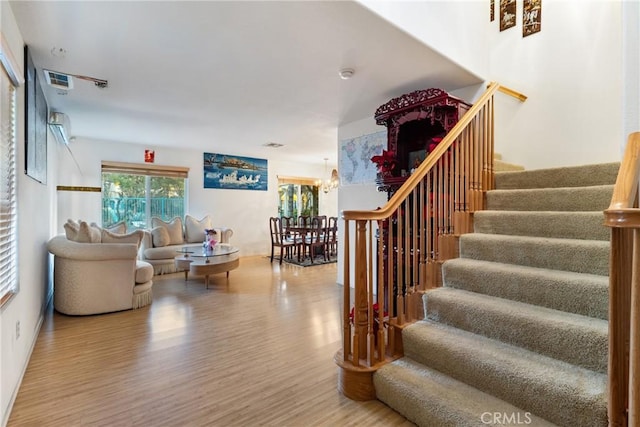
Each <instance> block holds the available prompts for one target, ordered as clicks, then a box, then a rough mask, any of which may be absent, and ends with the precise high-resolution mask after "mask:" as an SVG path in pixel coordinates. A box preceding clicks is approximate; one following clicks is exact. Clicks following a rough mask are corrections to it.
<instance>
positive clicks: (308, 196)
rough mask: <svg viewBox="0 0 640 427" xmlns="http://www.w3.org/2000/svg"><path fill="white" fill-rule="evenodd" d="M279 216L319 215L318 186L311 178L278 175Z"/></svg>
mask: <svg viewBox="0 0 640 427" xmlns="http://www.w3.org/2000/svg"><path fill="white" fill-rule="evenodd" d="M278 198H279V201H278V216H280V217H283V216H289V217H293V218H298V217H299V216H316V215H318V201H319V199H318V186H317V184H316V180H314V179H310V178H294V177H278Z"/></svg>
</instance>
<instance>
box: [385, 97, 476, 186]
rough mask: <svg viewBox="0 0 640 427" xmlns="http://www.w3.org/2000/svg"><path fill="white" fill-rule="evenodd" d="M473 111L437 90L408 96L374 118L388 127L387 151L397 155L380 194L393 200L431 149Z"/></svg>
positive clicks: (389, 104) (395, 99) (389, 105)
mask: <svg viewBox="0 0 640 427" xmlns="http://www.w3.org/2000/svg"><path fill="white" fill-rule="evenodd" d="M470 107H471V105H470V104H468V103H466V102H465V101H463V100H461V99H459V98H456V97H454V96H451V95H449V94H448V93H447V92H445V91H443V90H442V89H435V88H430V89H425V90H417V91H414V92H411V93H407V94H405V95H402V96H400V97H398V98H393V99H392V100H390V101H389V102H387V103H386V104H384V105H381V106H380V107H378V109H377V110H376V112H375V115H374V118H375V120H376V123H377V124H379V125H384V126H386V127H387V150H388V151H390V152H392V153H394V155H395V160H396V167H395V168H394V169H393V170H391V173H386V174H379V175H378V179H377V181H376V182H377V184H378V190H379V191H387V192H388V193H389V196H391V194H392V193H393V192H394V191H395V190H397V189H398V188H399V187H400V186H401V185H402V183H404V181H405V180H406V179H407V176H408V175H409V174H410V173H411V170H412V169H413V168H414V167H415V166H416V165H417V164H419V163H420V162H422V161H423V160H424V159H425V157H426V156H427V154H428V153H429V152H430V151H431V150H430V146H432V144H437V143H438V142H439V139H441V138H442V137H444V136H445V135H446V134H447V132H449V130H451V128H453V127H454V126H455V124H456V123H457V122H458V120H459V119H460V118H461V117H462V116H463V115H464V114H465V113H466V112H467V110H469V108H470Z"/></svg>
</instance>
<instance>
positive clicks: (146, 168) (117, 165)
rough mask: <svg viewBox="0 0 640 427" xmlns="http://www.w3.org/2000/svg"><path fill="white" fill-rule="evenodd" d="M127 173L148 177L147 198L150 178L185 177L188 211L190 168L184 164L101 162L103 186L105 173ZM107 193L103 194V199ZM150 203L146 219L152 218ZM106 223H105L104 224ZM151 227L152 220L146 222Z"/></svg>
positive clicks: (146, 204) (185, 197)
mask: <svg viewBox="0 0 640 427" xmlns="http://www.w3.org/2000/svg"><path fill="white" fill-rule="evenodd" d="M105 173H114V174H127V175H140V176H144V177H146V180H145V181H146V183H145V198H146V199H148V198H149V194H148V192H149V179H150V178H153V177H166V178H182V179H184V206H183V211H184V212H186V211H187V206H188V193H189V191H188V188H189V186H188V183H189V168H187V167H183V166H165V165H154V164H148V163H124V162H111V161H102V164H101V173H100V176H101V187H102V185H104V181H103V174H105ZM104 197H105V195H104V194H102V200H104ZM150 209H151V208H150V204H149V203H145V219H146V220H147V221H150V220H151V211H150ZM103 225H104V224H103ZM149 227H150V222H148V223H147V224H146V227H145V228H149Z"/></svg>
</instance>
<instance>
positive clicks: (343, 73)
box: [338, 68, 356, 80]
mask: <svg viewBox="0 0 640 427" xmlns="http://www.w3.org/2000/svg"><path fill="white" fill-rule="evenodd" d="M355 72H356V71H355V70H354V69H353V68H343V69H342V70H340V71H339V72H338V75H339V76H340V78H341V79H342V80H348V79H350V78H351V77H353V75H354V74H355Z"/></svg>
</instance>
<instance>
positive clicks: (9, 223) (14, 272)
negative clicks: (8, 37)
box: [0, 40, 18, 305]
mask: <svg viewBox="0 0 640 427" xmlns="http://www.w3.org/2000/svg"><path fill="white" fill-rule="evenodd" d="M3 41H4V40H3ZM2 52H3V55H2V59H3V60H2V67H0V305H2V304H4V303H5V302H7V301H8V300H9V299H10V298H11V296H13V295H14V294H15V293H17V292H18V251H17V217H18V208H17V193H16V117H17V114H16V88H15V86H14V84H17V83H18V82H17V81H16V82H15V83H14V81H15V79H12V78H10V74H9V73H8V70H9V69H10V68H11V67H10V66H9V65H10V64H9V63H8V62H7V61H6V59H7V56H6V52H7V50H6V48H5V46H4V43H3V46H2ZM11 72H12V74H15V70H11Z"/></svg>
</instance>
